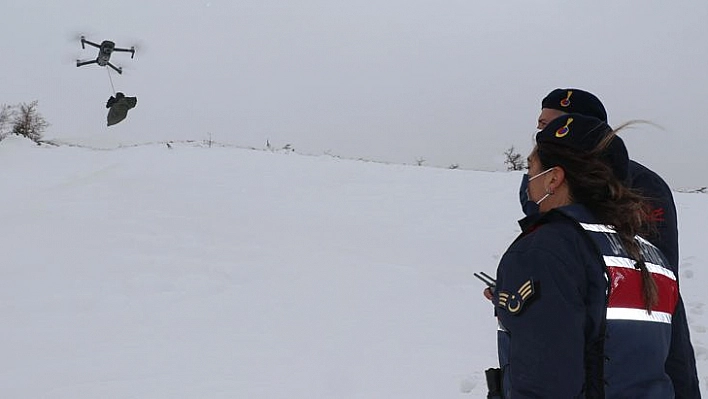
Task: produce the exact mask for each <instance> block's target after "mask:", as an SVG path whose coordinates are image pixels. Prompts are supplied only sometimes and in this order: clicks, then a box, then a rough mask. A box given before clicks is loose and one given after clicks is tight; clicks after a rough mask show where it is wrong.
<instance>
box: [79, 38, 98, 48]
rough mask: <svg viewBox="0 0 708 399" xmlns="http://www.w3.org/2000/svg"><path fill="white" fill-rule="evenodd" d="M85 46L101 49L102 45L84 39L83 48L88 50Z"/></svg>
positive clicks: (82, 40) (82, 41)
mask: <svg viewBox="0 0 708 399" xmlns="http://www.w3.org/2000/svg"><path fill="white" fill-rule="evenodd" d="M84 44H88V45H91V46H93V47H96V48H101V45H100V44H96V43H94V42H92V41H89V40H86V39H84V38H82V39H81V48H86V47H84Z"/></svg>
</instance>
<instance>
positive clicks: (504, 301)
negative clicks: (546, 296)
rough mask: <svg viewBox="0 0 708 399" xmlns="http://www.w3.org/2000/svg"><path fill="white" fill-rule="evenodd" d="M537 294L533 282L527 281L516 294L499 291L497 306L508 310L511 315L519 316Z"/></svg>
mask: <svg viewBox="0 0 708 399" xmlns="http://www.w3.org/2000/svg"><path fill="white" fill-rule="evenodd" d="M535 292H536V291H535V290H534V285H533V280H531V279H529V280H526V282H525V283H523V284H521V287H519V289H518V290H516V292H506V291H499V294H498V297H499V300H498V301H497V306H499V307H500V308H502V309H506V310H507V311H508V312H509V313H511V314H517V313H519V312H520V311H521V308H523V307H524V304H525V303H526V302H527V301H528V300H529V298H531V297H532V296H533V294H534V293H535Z"/></svg>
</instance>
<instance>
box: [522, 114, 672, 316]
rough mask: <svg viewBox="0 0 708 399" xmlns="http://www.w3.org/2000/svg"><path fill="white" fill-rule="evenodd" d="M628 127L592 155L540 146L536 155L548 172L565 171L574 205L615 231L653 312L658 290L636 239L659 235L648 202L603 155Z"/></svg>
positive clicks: (606, 141) (611, 134)
mask: <svg viewBox="0 0 708 399" xmlns="http://www.w3.org/2000/svg"><path fill="white" fill-rule="evenodd" d="M626 126H627V124H625V125H622V126H621V127H620V128H618V129H615V130H614V131H611V132H610V133H608V134H607V136H606V137H605V138H604V139H602V140H601V141H600V142H599V144H598V145H597V146H596V147H595V148H594V149H593V150H592V151H590V152H581V151H578V150H576V149H570V148H567V147H564V146H560V145H556V144H553V143H539V144H538V146H537V147H536V151H537V154H538V158H539V160H540V162H541V164H542V165H543V167H544V169H548V168H551V167H553V166H560V167H562V168H563V170H564V171H565V179H566V181H567V182H568V187H569V188H570V195H571V201H572V202H574V203H579V204H582V205H584V206H585V207H587V208H588V209H589V210H590V211H591V212H592V213H593V215H595V217H596V218H597V219H598V220H599V221H600V223H603V224H606V225H611V226H613V227H614V229H615V231H616V232H617V234H618V235H619V238H620V241H621V243H622V245H623V247H624V249H625V250H626V251H627V254H628V255H629V257H630V258H632V259H633V260H634V261H635V262H636V263H635V267H636V268H638V269H639V270H640V271H641V274H642V296H643V299H644V306H645V308H646V309H647V311H649V312H651V309H652V307H654V306H655V305H656V304H657V303H658V300H659V299H658V289H657V286H656V282H655V281H654V278H653V277H652V275H651V273H650V272H649V270H648V269H647V266H646V263H645V260H644V256H643V255H642V251H641V248H640V246H639V243H638V242H637V240H636V239H635V237H636V236H637V235H645V236H649V235H651V234H653V233H654V232H655V227H654V225H653V224H652V223H651V222H650V218H649V217H648V209H649V207H648V205H647V199H646V198H644V197H643V196H641V195H640V194H638V193H637V192H635V191H633V190H631V189H630V188H628V187H627V186H626V185H625V184H624V183H623V182H622V181H620V180H619V179H618V178H617V177H616V176H615V173H614V172H613V170H612V168H611V167H610V165H609V164H608V163H606V161H604V160H603V154H604V153H605V151H606V150H607V148H608V146H609V145H610V143H611V142H612V140H614V139H615V136H616V134H617V132H618V131H619V130H620V129H623V128H625V127H626Z"/></svg>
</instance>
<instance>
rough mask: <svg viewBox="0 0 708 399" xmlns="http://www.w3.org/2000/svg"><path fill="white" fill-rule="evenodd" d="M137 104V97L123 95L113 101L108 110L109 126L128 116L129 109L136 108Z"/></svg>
mask: <svg viewBox="0 0 708 399" xmlns="http://www.w3.org/2000/svg"><path fill="white" fill-rule="evenodd" d="M137 104H138V98H137V97H121V98H118V99H116V100H115V101H113V104H112V105H111V107H110V109H109V110H108V117H107V119H108V126H111V125H115V124H116V123H118V122H120V121H122V120H123V119H125V117H126V116H128V110H130V109H133V108H135V106H136V105H137Z"/></svg>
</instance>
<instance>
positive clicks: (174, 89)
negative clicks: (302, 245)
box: [0, 0, 708, 188]
mask: <svg viewBox="0 0 708 399" xmlns="http://www.w3.org/2000/svg"><path fill="white" fill-rule="evenodd" d="M4 3H5V4H3V5H2V9H3V13H2V23H0V37H2V40H0V54H2V58H3V60H2V62H1V63H0V103H4V104H15V103H18V102H29V101H32V100H35V99H36V100H39V109H40V111H41V112H42V114H43V115H44V116H45V117H46V119H47V120H48V121H49V122H50V123H51V126H50V128H49V129H48V131H47V132H46V134H45V135H46V136H47V137H49V138H58V139H63V140H68V141H73V142H80V143H84V144H94V145H103V146H111V145H118V144H129V143H138V142H146V141H155V140H170V139H172V140H179V139H196V140H201V139H205V138H206V137H207V136H208V135H209V134H211V136H212V138H213V139H214V140H217V141H222V142H228V143H232V144H238V145H244V146H254V147H263V146H265V142H266V140H269V141H270V143H271V144H272V145H274V146H283V145H285V144H291V145H292V146H293V147H294V148H295V149H297V150H298V151H301V152H304V153H312V154H321V153H324V152H330V153H333V154H338V155H343V156H347V157H357V158H358V157H363V158H369V159H375V160H382V161H391V162H403V163H414V162H415V161H416V160H417V159H425V160H426V163H427V164H428V165H437V166H448V165H451V164H458V165H460V166H461V167H463V168H474V169H484V170H502V169H503V168H504V165H503V155H502V153H503V152H504V150H505V149H507V148H508V147H509V146H511V145H514V146H516V148H517V149H518V150H519V151H521V152H523V153H524V154H525V153H526V152H527V151H528V150H530V148H531V143H532V134H533V132H534V131H535V126H536V124H535V121H536V117H537V115H538V112H539V108H540V100H541V98H542V97H543V96H545V94H546V93H547V92H548V91H550V90H551V89H554V88H556V87H579V88H583V89H586V90H589V91H591V92H594V93H595V94H597V95H598V96H599V97H600V98H601V99H602V100H603V102H604V103H605V106H606V108H607V109H608V113H609V118H610V123H611V124H613V125H618V124H620V123H622V122H624V121H627V120H630V119H648V120H651V121H652V122H654V123H656V124H658V125H661V126H662V127H663V130H661V129H658V128H656V127H651V126H644V127H641V128H639V129H634V130H631V131H627V132H625V133H624V134H623V137H624V138H625V140H626V141H627V143H628V147H629V150H630V154H631V156H632V158H634V159H636V160H638V161H640V162H642V163H644V164H645V165H647V166H649V167H651V168H653V169H654V170H655V171H657V172H659V173H660V174H662V175H663V176H664V177H665V178H666V180H667V181H668V182H669V184H670V185H671V186H672V187H674V188H685V187H698V186H706V185H708V177H707V176H706V171H708V160H707V157H706V148H707V147H708V146H707V143H708V134H707V132H706V131H707V130H708V128H707V127H706V125H707V124H706V122H704V118H703V116H704V114H705V113H706V110H708V100H707V99H706V94H707V93H708V79H707V76H706V71H708V27H707V26H708V24H706V23H705V21H706V20H708V2H706V1H702V0H694V1H675V2H671V3H668V2H665V1H634V0H632V1H622V2H614V1H604V0H603V1H594V2H592V3H583V4H575V3H574V2H568V1H560V0H557V1H550V0H548V1H538V2H525V1H506V2H476V1H469V0H464V1H463V0H439V1H418V0H405V1H403V0H388V1H374V0H361V1H347V2H343V1H333V0H290V1H285V0H278V1H272V0H258V1H226V0H212V1H205V0H200V1H180V2H167V1H152V0H140V1H138V0H123V1H120V2H116V1H110V2H109V1H95V0H94V1H80V0H64V1H61V2H56V3H47V2H45V1H43V0H42V1H39V0H26V1H23V2H19V1H12V2H10V1H7V0H5V2H4ZM82 33H83V34H85V35H86V36H87V38H88V39H90V40H93V41H96V42H100V41H102V40H106V39H109V40H113V41H115V42H116V45H117V46H126V47H129V46H131V45H135V46H136V47H137V50H138V51H137V53H136V55H135V59H133V60H131V59H130V56H129V55H127V54H124V53H114V55H113V57H112V59H111V61H113V62H114V63H115V64H117V65H121V66H123V67H124V68H125V71H124V74H123V75H121V76H119V75H117V74H115V73H114V74H112V80H113V85H114V87H115V89H116V90H118V91H123V92H125V93H126V94H127V95H135V96H137V97H138V106H137V108H135V109H134V110H132V111H130V113H129V115H128V118H127V119H126V120H125V121H124V122H122V123H120V124H118V125H115V126H112V127H110V128H108V127H106V121H105V118H106V109H105V108H104V104H105V101H106V99H107V98H108V97H109V96H110V95H111V94H113V90H112V86H111V81H110V80H109V75H108V73H107V71H106V69H105V68H101V67H98V66H96V65H90V66H85V67H81V68H77V67H76V66H75V60H76V59H77V58H82V59H84V58H86V59H87V58H95V56H96V53H97V50H96V49H93V48H91V47H87V48H86V50H82V49H81V46H80V43H79V39H78V37H79V35H80V34H82Z"/></svg>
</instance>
